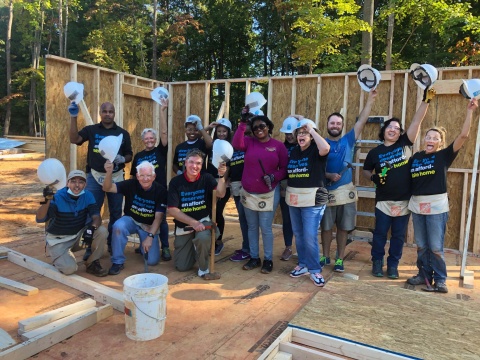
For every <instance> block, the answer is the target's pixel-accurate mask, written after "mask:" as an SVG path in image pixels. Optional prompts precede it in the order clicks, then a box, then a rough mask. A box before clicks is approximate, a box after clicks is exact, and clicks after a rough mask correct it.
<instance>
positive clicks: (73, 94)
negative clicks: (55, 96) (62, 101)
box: [63, 81, 84, 104]
mask: <svg viewBox="0 0 480 360" xmlns="http://www.w3.org/2000/svg"><path fill="white" fill-rule="evenodd" d="M83 89H84V87H83V84H80V83H77V82H74V81H71V82H68V83H66V84H65V86H64V87H63V92H64V93H65V96H66V97H67V98H68V99H69V100H70V101H72V102H75V103H76V104H78V103H79V102H80V101H82V100H83Z"/></svg>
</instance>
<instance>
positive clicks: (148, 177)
mask: <svg viewBox="0 0 480 360" xmlns="http://www.w3.org/2000/svg"><path fill="white" fill-rule="evenodd" d="M152 176H153V174H150V175H143V174H142V175H140V174H138V177H139V178H140V179H150V178H151V177H152Z"/></svg>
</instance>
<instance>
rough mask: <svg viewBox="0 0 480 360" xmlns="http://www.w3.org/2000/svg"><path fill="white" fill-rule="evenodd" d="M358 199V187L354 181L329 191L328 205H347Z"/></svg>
mask: <svg viewBox="0 0 480 360" xmlns="http://www.w3.org/2000/svg"><path fill="white" fill-rule="evenodd" d="M357 200H358V194H357V189H356V188H355V186H354V185H353V184H352V183H349V184H345V185H342V186H339V187H338V188H337V189H335V190H330V191H329V194H328V203H327V206H338V205H345V204H349V203H353V202H356V201H357Z"/></svg>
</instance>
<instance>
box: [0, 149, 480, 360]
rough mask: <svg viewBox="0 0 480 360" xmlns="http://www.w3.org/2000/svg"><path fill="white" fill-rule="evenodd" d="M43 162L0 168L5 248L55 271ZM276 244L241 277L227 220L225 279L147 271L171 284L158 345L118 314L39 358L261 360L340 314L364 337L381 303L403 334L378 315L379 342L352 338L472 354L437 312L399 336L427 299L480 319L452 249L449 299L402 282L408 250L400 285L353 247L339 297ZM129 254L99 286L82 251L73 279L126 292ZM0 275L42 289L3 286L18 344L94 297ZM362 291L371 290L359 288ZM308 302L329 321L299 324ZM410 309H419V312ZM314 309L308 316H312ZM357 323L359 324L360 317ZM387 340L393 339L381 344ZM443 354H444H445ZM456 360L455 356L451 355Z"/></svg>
mask: <svg viewBox="0 0 480 360" xmlns="http://www.w3.org/2000/svg"><path fill="white" fill-rule="evenodd" d="M42 160H43V158H42V157H37V158H36V159H34V160H17V161H2V160H0V166H1V170H0V184H1V186H0V246H6V247H8V248H11V249H14V250H16V251H19V252H21V253H23V254H26V255H29V256H32V257H35V258H37V259H39V260H41V261H44V262H47V263H50V261H49V259H48V258H46V257H45V256H44V232H43V231H44V226H43V224H36V223H35V211H36V209H37V208H38V207H39V206H40V205H39V202H40V201H42V200H43V197H42V188H43V186H42V184H40V183H39V182H38V179H37V175H36V169H37V167H38V165H39V164H40V162H41V161H42ZM225 213H226V215H227V216H228V215H235V207H234V204H233V202H230V203H229V204H228V205H227V209H226V212H225ZM171 229H172V228H171ZM274 236H275V241H274V269H273V272H272V273H271V274H269V275H264V274H261V273H259V272H256V271H244V270H242V269H241V265H242V263H234V262H232V261H229V257H230V256H231V254H232V253H233V251H234V250H235V249H238V248H239V247H240V245H241V236H240V231H239V226H238V223H236V222H234V221H227V224H226V230H225V236H224V242H225V249H224V251H223V252H222V254H221V255H220V256H217V257H216V258H215V270H216V271H217V272H219V273H221V276H222V277H221V279H220V280H219V281H214V282H210V283H208V282H205V281H203V280H202V279H199V278H198V277H197V276H196V271H194V270H192V271H190V272H184V273H180V272H178V271H177V270H176V269H175V268H174V266H173V261H170V262H161V263H160V264H158V265H156V266H153V267H151V268H150V271H151V272H154V273H160V274H162V275H165V276H167V277H168V279H169V284H168V287H169V293H168V298H167V300H166V301H167V304H168V313H167V315H168V316H167V321H166V326H165V333H164V334H163V335H162V336H161V337H160V338H159V339H156V340H152V341H147V342H138V341H137V342H136V341H133V340H129V339H128V338H127V337H126V336H125V320H124V318H125V315H124V314H123V313H122V312H119V311H115V312H114V315H113V316H112V317H110V318H108V319H106V320H104V321H102V322H100V323H98V324H96V325H94V326H92V327H90V328H88V329H87V330H84V331H82V332H81V333H79V334H77V335H74V336H72V337H70V338H68V339H66V340H64V341H61V342H60V343H58V344H56V345H53V346H52V347H50V348H49V349H47V350H44V351H42V352H40V353H39V354H37V355H35V356H34V358H36V359H48V360H50V359H58V360H60V359H82V360H83V359H94V358H98V357H101V358H104V359H113V358H118V359H138V358H142V357H148V358H152V357H155V358H159V359H172V358H177V359H211V360H213V359H215V360H218V359H245V360H246V359H248V360H250V359H256V358H257V357H258V356H259V355H260V354H261V353H262V352H263V351H264V350H265V349H266V348H268V346H269V345H270V344H271V343H272V342H273V341H274V340H275V338H276V336H278V334H280V333H281V332H282V331H283V329H284V328H285V327H286V326H287V325H288V324H289V323H294V324H297V325H300V326H302V327H304V328H308V329H312V330H316V331H320V332H322V331H328V332H329V333H331V334H336V332H337V331H340V330H341V329H340V328H339V327H338V326H336V325H335V322H336V321H335V319H332V320H330V321H329V322H328V325H329V327H326V323H325V321H324V320H323V318H324V317H326V316H327V315H329V314H330V315H331V314H334V311H340V312H341V313H342V315H343V316H344V318H343V320H342V321H341V323H342V324H341V325H344V326H345V327H347V328H355V329H364V330H366V329H368V326H367V324H363V323H362V321H365V319H372V318H375V317H376V316H379V314H383V312H382V311H379V309H381V308H382V304H384V303H385V302H388V303H389V304H390V305H391V307H392V308H394V309H395V308H398V309H400V307H401V309H400V310H399V314H401V313H405V314H407V313H409V314H411V315H410V316H399V317H398V319H397V320H396V321H397V323H396V326H395V328H396V329H397V333H395V332H394V331H393V330H392V329H393V327H392V326H391V322H390V320H389V319H390V318H389V317H388V316H385V317H384V316H383V315H382V317H381V318H382V319H383V320H384V322H385V323H384V324H382V323H380V322H378V323H375V324H374V326H375V327H376V330H378V332H379V334H382V335H381V337H380V338H379V339H371V337H370V336H369V335H368V334H369V330H366V331H364V330H358V331H360V332H362V333H364V334H363V335H364V338H359V337H358V336H357V335H355V334H354V335H355V336H353V338H352V340H354V341H362V342H363V343H366V344H372V345H375V346H378V347H382V348H385V349H390V350H392V351H397V352H400V353H404V354H410V355H416V356H419V357H421V358H429V359H450V358H467V357H462V356H460V357H457V356H452V357H450V355H449V354H445V351H444V348H445V347H443V348H442V347H441V346H439V345H438V346H436V342H438V341H440V342H444V341H447V343H449V344H451V348H452V351H455V350H454V348H453V345H454V344H459V346H460V345H461V346H462V349H463V348H465V349H467V350H469V351H470V346H466V345H465V344H467V345H471V344H472V343H474V342H475V339H474V338H475V337H477V338H478V334H476V335H474V334H470V336H469V334H465V336H463V334H462V333H461V332H459V331H452V332H451V333H449V334H448V337H447V338H448V339H446V338H445V337H444V336H438V331H436V329H438V326H442V329H454V327H453V325H451V324H450V323H448V321H449V320H448V319H447V318H446V317H441V316H439V314H438V313H437V312H436V311H432V312H431V313H432V314H431V319H430V318H427V316H430V314H421V315H417V316H418V318H421V321H420V322H419V324H418V325H419V326H414V327H413V328H415V331H405V330H402V329H407V328H408V326H410V328H411V327H412V322H413V323H415V321H417V320H418V319H417V318H416V317H415V315H414V314H415V313H416V314H418V311H417V312H415V309H416V308H417V307H418V305H419V303H422V304H429V303H430V301H429V299H430V298H429V297H432V299H436V300H435V301H437V302H438V307H439V309H438V310H439V311H438V312H439V313H446V312H452V309H458V311H459V312H461V313H462V314H467V315H468V316H470V317H472V316H474V315H475V316H478V315H476V314H480V311H477V310H478V309H480V290H479V289H480V277H479V275H478V274H479V272H478V271H476V274H475V275H476V276H475V278H476V280H475V288H474V289H465V288H463V287H462V280H461V278H460V277H459V271H458V267H459V265H460V264H461V256H460V255H459V254H458V253H454V252H450V251H449V252H447V254H446V261H447V265H448V266H449V269H451V270H449V278H448V281H447V285H448V287H449V293H448V294H444V295H439V294H427V293H424V292H423V291H420V286H417V287H412V286H408V285H406V284H405V280H406V279H407V278H408V277H410V276H413V275H414V274H415V273H416V267H415V260H416V250H415V248H414V247H407V246H406V247H405V248H404V254H403V258H402V261H401V264H400V265H401V266H400V267H399V272H400V279H398V280H394V281H392V280H389V279H387V278H374V277H372V276H371V274H370V270H371V261H370V246H369V245H368V244H367V243H365V242H357V241H355V242H354V243H352V244H351V245H349V246H348V247H347V255H346V259H345V260H346V262H345V266H346V273H347V272H348V273H350V274H354V275H358V277H359V282H358V285H359V286H355V285H354V284H353V285H352V284H350V285H349V288H348V298H347V296H344V295H342V294H341V291H342V286H341V283H339V282H338V281H336V280H342V279H339V278H340V277H343V274H339V273H334V272H333V271H332V267H331V266H330V267H325V268H324V272H323V274H324V277H325V279H326V280H327V284H326V286H325V288H317V287H315V286H313V284H312V283H311V281H310V279H309V277H306V276H304V277H302V278H300V279H293V278H291V277H289V276H288V274H289V272H290V271H291V270H292V268H293V267H294V266H295V264H296V259H295V258H292V259H291V260H289V261H286V262H285V261H279V260H278V259H279V257H280V254H281V253H282V251H283V248H284V245H283V238H282V231H281V228H280V227H275V228H274ZM172 242H173V238H170V243H172ZM334 251H335V249H332V254H331V255H332V256H333V252H334ZM125 254H126V256H127V262H126V263H125V270H123V271H122V273H121V274H120V275H117V276H107V277H105V278H95V277H94V276H92V275H90V274H87V273H86V272H85V267H84V266H83V264H82V255H83V253H81V252H78V253H76V256H77V261H78V264H79V270H78V272H77V274H78V275H79V276H82V277H85V278H88V279H90V280H94V281H97V282H99V283H101V284H103V285H106V286H109V287H111V288H113V289H116V290H119V291H122V289H123V280H124V279H125V278H126V277H128V276H130V275H134V274H139V273H142V272H143V269H144V264H143V261H142V259H141V257H140V256H138V255H135V253H134V246H133V245H130V244H129V245H128V246H127V248H126V249H125ZM101 262H102V264H103V265H104V266H110V259H109V257H108V256H107V255H105V256H104V257H103V258H102V259H101ZM468 264H469V266H470V265H471V266H473V267H474V268H475V270H477V269H480V258H478V257H469V260H468ZM0 276H3V277H7V278H11V279H12V280H16V281H20V282H22V283H25V284H27V285H30V286H35V287H37V288H38V289H39V290H40V292H39V293H38V294H36V295H34V296H22V295H20V294H17V293H14V292H12V291H10V290H7V289H1V288H0V328H2V329H3V330H5V331H6V332H8V334H9V335H10V336H11V337H13V338H14V339H15V340H16V341H17V342H18V343H20V342H21V339H20V337H19V336H18V335H17V330H18V321H19V320H21V319H26V318H29V317H32V316H35V315H39V314H42V313H44V312H46V311H49V310H53V309H58V308H60V307H62V306H65V305H68V304H72V303H75V302H78V301H80V300H83V299H85V298H87V297H90V296H89V295H88V294H86V293H83V292H81V291H78V290H76V289H73V288H71V287H69V286H66V285H63V284H60V283H58V282H56V281H54V280H51V279H48V278H46V277H44V276H42V275H41V274H37V273H35V272H32V271H30V270H28V269H25V268H23V267H20V266H18V265H15V264H13V263H11V262H9V261H8V260H5V259H1V260H0ZM351 281H353V280H351ZM362 284H367V285H368V286H367V287H365V286H361V285H362ZM370 286H373V287H375V288H376V291H377V293H379V294H380V293H381V294H382V295H378V296H373V295H372V296H370V297H369V298H368V299H366V300H365V296H367V295H368V294H367V293H371V290H368V289H370ZM365 289H367V290H365ZM337 296H340V297H341V299H342V304H340V303H337V302H336V300H335V299H336V297H337ZM309 304H310V309H311V308H312V307H313V308H315V309H318V310H323V311H324V314H321V315H318V316H317V315H314V316H311V315H308V316H303V319H302V318H301V317H299V316H300V315H301V312H302V311H304V310H303V309H309V308H308V306H309ZM396 304H397V305H398V306H396ZM98 305H100V304H98ZM327 305H329V306H330V307H328V306H327ZM360 305H362V311H361V312H359V306H360ZM366 305H371V306H370V307H368V306H366ZM339 306H340V307H339ZM412 310H414V312H413V313H412V312H411V311H412ZM308 311H309V313H308V314H311V310H308ZM412 315H413V316H412ZM355 316H357V317H358V316H360V319H359V318H355ZM296 319H297V320H296ZM472 319H473V318H472ZM439 321H440V323H439ZM451 321H452V322H456V321H457V319H456V318H455V317H452V319H451ZM475 321H476V320H475ZM478 321H480V319H479V320H478ZM402 322H405V323H404V324H403V323H402ZM317 323H318V324H317ZM477 323H478V322H477ZM440 324H441V325H440ZM452 324H453V323H452ZM455 329H456V328H455ZM399 334H400V335H399ZM337 336H345V337H346V338H347V336H346V335H345V333H341V332H339V333H338V334H337ZM387 338H388V339H389V340H388V341H384V340H382V339H387ZM373 340H375V341H376V343H374V341H373ZM423 342H427V343H429V344H430V345H431V346H430V348H429V349H428V350H425V349H426V348H425V347H424V346H422V343H423ZM412 343H415V344H416V346H417V348H418V349H420V350H418V351H416V352H414V351H412V347H411V344H412ZM80 344H81V345H80ZM437 349H438V351H437ZM440 350H441V351H442V352H443V353H440ZM454 354H455V352H454V353H452V355H454ZM458 354H460V350H459V352H458ZM468 358H474V359H480V355H479V353H478V352H477V351H476V350H474V351H473V357H468Z"/></svg>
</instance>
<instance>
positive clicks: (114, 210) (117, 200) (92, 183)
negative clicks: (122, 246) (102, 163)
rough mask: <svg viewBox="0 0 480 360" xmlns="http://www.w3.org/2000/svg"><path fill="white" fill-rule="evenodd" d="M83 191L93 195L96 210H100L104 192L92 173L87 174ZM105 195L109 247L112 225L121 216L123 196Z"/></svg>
mask: <svg viewBox="0 0 480 360" xmlns="http://www.w3.org/2000/svg"><path fill="white" fill-rule="evenodd" d="M85 189H86V190H88V191H90V192H91V193H92V194H93V197H94V198H95V202H96V203H97V206H98V209H99V210H101V209H102V206H103V200H104V199H105V191H103V190H102V185H100V184H99V183H98V182H97V180H95V178H94V177H93V175H92V173H88V174H87V186H86V187H85ZM106 194H107V200H108V211H109V213H110V221H109V222H108V238H107V244H108V245H110V244H111V243H112V227H113V224H114V223H115V221H117V220H118V219H120V217H121V216H122V206H123V195H122V194H114V193H106Z"/></svg>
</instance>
